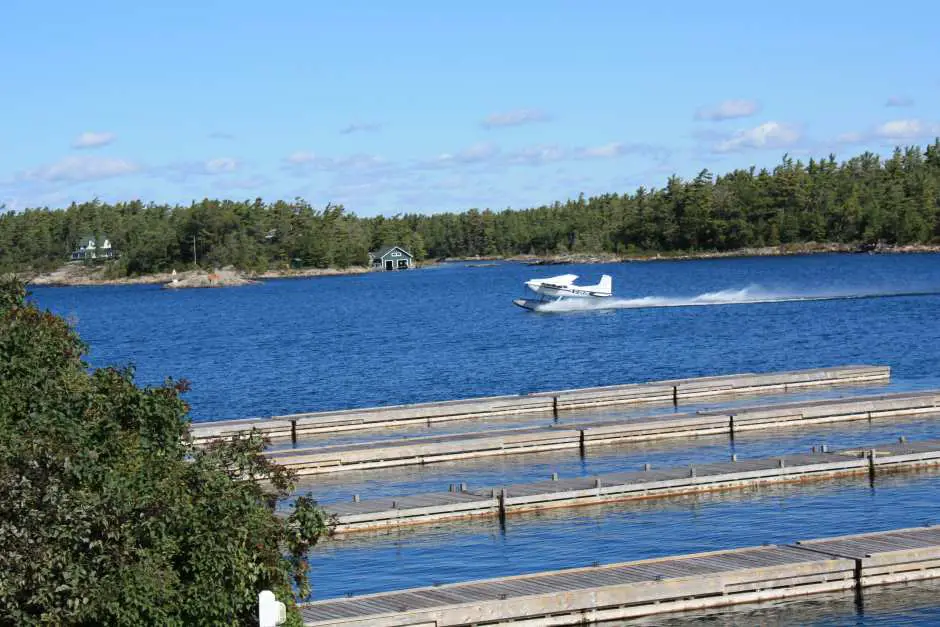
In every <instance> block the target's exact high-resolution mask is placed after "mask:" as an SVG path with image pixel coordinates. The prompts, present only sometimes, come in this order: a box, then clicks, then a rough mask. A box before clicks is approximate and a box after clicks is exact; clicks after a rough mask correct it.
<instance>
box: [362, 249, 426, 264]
mask: <svg viewBox="0 0 940 627" xmlns="http://www.w3.org/2000/svg"><path fill="white" fill-rule="evenodd" d="M369 264H370V265H371V266H372V269H373V270H410V269H412V268H414V264H415V258H414V255H412V254H411V253H409V252H408V251H407V250H405V249H404V248H402V247H401V246H383V247H382V248H380V249H379V250H377V251H373V252H370V253H369Z"/></svg>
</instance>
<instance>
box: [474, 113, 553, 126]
mask: <svg viewBox="0 0 940 627" xmlns="http://www.w3.org/2000/svg"><path fill="white" fill-rule="evenodd" d="M548 120H549V115H548V114H547V113H546V112H544V111H541V110H539V109H516V110H515V111H506V112H504V113H494V114H492V115H489V116H487V117H486V119H485V120H483V123H482V124H483V127H484V128H500V127H505V126H521V125H522V124H532V123H534V122H546V121H548Z"/></svg>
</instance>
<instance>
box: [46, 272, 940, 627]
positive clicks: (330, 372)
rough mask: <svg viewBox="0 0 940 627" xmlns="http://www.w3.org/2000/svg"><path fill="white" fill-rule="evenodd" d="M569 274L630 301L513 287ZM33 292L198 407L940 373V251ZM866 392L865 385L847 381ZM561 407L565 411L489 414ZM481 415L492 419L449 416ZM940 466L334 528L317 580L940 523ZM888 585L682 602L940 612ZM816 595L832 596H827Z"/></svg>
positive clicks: (924, 430) (737, 619) (542, 464)
mask: <svg viewBox="0 0 940 627" xmlns="http://www.w3.org/2000/svg"><path fill="white" fill-rule="evenodd" d="M563 273H574V274H579V275H581V276H582V280H583V281H584V282H588V283H593V282H595V281H596V280H597V278H598V277H599V275H600V274H601V273H607V274H611V275H612V276H613V280H614V293H615V294H616V298H617V299H618V300H617V301H615V302H616V304H617V305H619V306H620V308H619V309H614V310H607V311H579V312H568V313H555V314H533V313H530V312H526V311H523V310H522V309H519V308H517V307H514V306H513V305H512V304H511V300H512V299H513V298H515V297H518V296H521V295H522V288H521V286H522V283H523V281H524V280H526V279H529V278H533V277H547V276H552V275H557V274H563ZM859 297H861V298H859ZM33 298H34V299H35V300H37V301H38V302H39V304H40V305H42V306H45V307H48V308H50V309H52V310H54V311H56V312H57V313H61V314H64V315H67V316H69V317H71V318H72V319H73V320H75V322H76V324H77V327H78V329H79V331H80V332H81V333H82V335H83V337H84V338H85V339H86V341H88V342H89V343H90V344H91V353H90V356H89V360H90V362H91V363H92V364H93V365H105V364H127V363H133V364H134V365H135V366H136V368H137V373H138V379H139V380H140V381H142V382H145V383H159V382H161V381H162V380H163V379H164V377H166V376H174V377H182V378H186V379H189V380H190V381H191V382H192V384H193V389H192V391H191V392H190V393H189V394H188V397H187V398H188V400H189V402H190V403H191V404H192V408H193V409H192V413H193V417H194V419H195V420H210V419H218V418H234V417H244V416H253V415H272V414H278V413H288V412H300V411H310V410H318V409H333V408H344V407H356V406H369V405H376V404H387V403H403V402H416V401H428V400H440V399H450V398H460V397H471V396H482V395H490V394H503V393H518V392H528V391H533V390H545V389H560V388H571V387H579V386H594V385H605V384H615V383H627V382H634V381H647V380H654V379H663V378H675V377H689V376H699V375H711V374H728V373H735V372H746V371H752V372H768V371H775V370H790V369H796V368H808V367H817V366H831V365H839V364H847V363H869V364H886V365H889V366H891V367H892V370H893V372H892V375H893V382H892V384H891V386H889V388H887V389H890V390H901V389H920V388H928V387H940V324H938V323H937V321H938V318H940V255H897V256H881V255H873V256H869V255H857V256H844V255H821V256H805V257H786V258H756V259H723V260H708V261H677V262H654V263H628V264H610V265H585V266H571V265H569V266H548V267H528V266H524V265H520V264H498V265H496V266H493V267H486V268H471V267H467V265H466V264H443V265H441V266H438V267H434V268H429V269H425V270H418V271H412V272H402V273H376V274H369V275H364V276H351V277H335V278H324V279H311V280H276V281H268V282H265V283H264V284H261V285H256V286H248V287H243V288H232V289H219V290H183V291H166V290H161V289H159V288H158V287H153V286H126V287H91V288H34V289H33ZM820 298H821V300H820ZM754 301H763V302H754ZM767 301H769V302H767ZM775 301H776V302H775ZM692 305H694V306H692ZM865 391H866V392H877V391H879V390H865ZM848 393H856V392H855V391H848V392H846V391H836V392H827V394H830V395H834V394H835V395H837V394H848ZM650 411H654V410H650ZM655 411H669V410H668V409H658V410H655ZM615 413H616V412H615ZM622 413H626V412H622ZM537 423H538V424H541V423H544V418H538V419H515V421H513V420H506V421H491V422H487V424H486V425H485V426H486V427H487V428H499V427H500V426H507V425H512V426H520V425H523V424H537ZM479 427H480V425H479V424H476V423H473V422H468V423H466V424H464V425H452V426H450V427H448V428H451V429H454V430H458V431H459V430H462V429H467V428H479ZM412 433H413V434H420V430H416V431H413V432H412ZM901 434H903V435H906V436H907V437H908V438H910V439H915V438H917V439H920V438H940V421H935V420H930V419H917V420H908V421H901V422H879V421H874V422H872V423H870V424H869V423H867V422H864V423H847V424H841V425H830V426H825V427H811V428H804V429H793V430H781V431H774V432H765V433H759V434H747V435H746V436H742V437H739V438H737V439H736V440H735V441H734V442H730V441H729V440H728V439H726V438H699V439H695V440H681V441H676V442H669V443H650V444H649V445H644V446H638V445H634V446H618V447H604V448H598V449H594V450H589V451H588V454H587V455H586V456H585V457H584V458H581V457H580V456H578V455H577V454H571V455H569V454H561V453H557V454H550V455H535V456H520V457H518V458H505V459H490V460H484V461H482V462H466V463H460V464H442V465H436V466H429V467H425V468H419V469H400V470H384V471H382V472H381V473H368V472H363V473H349V474H342V475H337V476H333V477H325V478H317V479H316V480H311V481H306V482H305V483H304V486H303V487H304V489H308V490H310V491H312V492H313V494H314V496H316V497H318V498H320V499H321V500H322V501H324V502H331V501H335V500H338V499H346V498H349V497H350V495H351V494H353V493H360V494H361V496H362V498H364V499H365V498H369V497H370V496H379V495H392V494H408V493H415V492H423V491H429V490H446V486H447V485H448V484H449V483H453V482H457V481H466V482H468V483H470V484H471V485H473V486H480V485H493V484H501V483H513V482H524V481H531V480H539V479H545V478H547V477H548V476H549V475H550V474H551V472H559V474H560V475H562V476H574V475H587V474H594V473H602V472H614V471H618V470H623V469H633V468H637V467H639V466H641V465H642V464H643V463H644V462H652V463H654V465H657V466H663V465H679V464H686V463H693V462H699V461H712V460H718V459H727V457H728V456H729V455H730V454H731V453H738V454H739V455H741V456H748V457H759V456H765V455H777V454H785V453H787V452H791V451H804V450H808V449H809V447H810V446H813V445H817V444H820V443H827V444H829V445H831V446H855V445H863V444H865V443H877V442H886V441H891V440H893V439H895V438H896V437H897V436H898V435H901ZM399 435H401V434H399ZM355 437H375V434H373V435H372V436H369V435H368V434H362V436H355ZM938 479H940V475H935V474H931V473H927V474H919V475H911V476H906V477H890V478H884V479H879V480H878V481H876V484H875V485H874V486H870V485H868V483H867V482H865V481H858V480H846V481H838V482H830V483H822V484H816V485H811V486H798V487H780V488H774V489H762V490H755V491H748V492H744V493H735V494H730V493H729V494H723V495H712V496H708V497H700V498H683V499H676V500H670V501H667V502H657V503H650V504H646V505H637V504H629V505H616V506H613V505H612V506H607V507H602V508H584V509H578V510H569V511H563V512H561V513H552V514H551V515H545V516H532V517H521V518H515V519H511V520H510V521H509V523H508V524H507V526H506V527H505V528H500V527H499V525H498V523H494V522H490V521H483V522H473V523H455V524H452V525H442V526H440V527H433V528H429V529H423V530H414V531H409V532H406V533H401V534H398V533H396V534H388V535H379V536H375V535H370V536H362V537H359V538H355V539H347V540H342V541H340V540H331V541H327V542H325V543H323V544H322V545H321V546H320V547H318V549H317V550H316V551H315V552H314V553H313V554H312V555H311V561H312V565H313V569H314V573H315V575H314V577H315V581H316V582H317V585H316V586H315V592H314V594H315V597H317V598H324V597H329V596H335V595H343V594H346V593H358V592H370V591H379V590H387V589H392V588H400V587H411V586H418V585H425V584H430V583H435V582H444V581H460V580H465V579H470V578H477V577H490V576H499V575H508V574H515V573H521V572H532V571H538V570H543V569H546V568H561V567H567V566H578V565H583V564H589V563H592V562H594V561H601V562H611V561H621V560H627V559H639V558H644V557H651V556H658V555H670V554H678V553H685V552H693V551H700V550H708V549H717V548H727V547H733V546H746V545H751V544H761V543H763V542H789V541H792V540H795V539H799V538H808V537H817V536H826V535H836V534H840V533H854V532H862V531H873V530H879V529H887V528H892V527H898V526H908V525H917V524H922V523H924V522H928V521H931V522H938V521H940V499H938V496H940V491H938V489H937V485H938V483H937V481H938ZM363 573H368V574H367V575H365V576H363ZM936 589H937V588H933V590H936ZM918 595H920V596H918ZM879 598H881V599H889V598H890V599H892V600H893V601H892V602H891V603H888V604H887V606H889V607H888V609H887V610H885V612H887V613H885V612H881V613H878V612H877V611H874V610H872V612H870V613H866V612H859V611H858V609H857V608H855V607H854V606H853V605H852V603H848V605H845V603H844V602H843V601H844V599H840V598H834V599H829V600H825V601H807V603H809V604H810V605H808V606H804V605H800V604H799V603H795V604H785V605H783V606H774V607H772V608H769V609H768V608H748V609H743V610H741V611H740V612H734V611H727V612H719V613H717V614H716V613H711V614H709V613H703V614H701V615H696V617H687V618H683V617H676V618H675V619H670V620H673V621H680V622H681V621H683V620H689V621H692V620H708V621H711V622H714V623H715V624H753V622H774V621H777V620H778V619H779V618H780V616H790V618H789V619H780V620H782V622H790V623H792V622H797V623H801V624H820V625H822V624H825V625H831V624H865V625H869V624H870V625H876V624H901V623H891V622H890V621H888V622H885V619H884V617H885V616H891V617H898V616H902V615H903V616H904V617H905V618H904V620H905V621H908V622H907V623H906V624H921V625H927V624H933V623H934V622H937V621H938V620H940V610H938V609H937V607H938V606H937V603H936V601H930V602H926V603H925V602H924V600H923V599H924V593H923V591H922V590H920V589H914V592H913V593H910V594H909V593H908V592H904V593H898V594H896V595H893V596H888V597H879ZM933 598H935V596H934V597H933ZM904 599H908V601H904ZM898 600H900V601H898ZM892 603H893V604H892ZM897 603H900V605H898V604H897ZM814 604H815V605H814ZM873 607H874V606H873ZM806 608H810V609H809V610H807V609H806ZM813 608H816V609H819V608H822V609H819V613H818V616H816V615H814V611H815V610H814V609H813ZM787 611H790V612H791V614H789V615H787V614H786V612H787ZM761 612H765V614H761ZM767 612H769V613H767ZM780 612H783V614H780ZM899 612H900V614H899ZM747 617H750V618H751V619H753V620H749V619H748V618H747ZM908 619H910V620H908ZM879 621H881V622H879ZM661 622H662V621H658V622H657V624H660V623H661ZM669 624H680V623H676V622H672V623H669Z"/></svg>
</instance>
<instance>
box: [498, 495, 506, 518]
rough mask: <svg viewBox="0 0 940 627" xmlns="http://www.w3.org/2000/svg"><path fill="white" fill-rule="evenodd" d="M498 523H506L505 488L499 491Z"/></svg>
mask: <svg viewBox="0 0 940 627" xmlns="http://www.w3.org/2000/svg"><path fill="white" fill-rule="evenodd" d="M499 524H500V525H503V526H505V525H506V488H503V489H501V490H500V491H499Z"/></svg>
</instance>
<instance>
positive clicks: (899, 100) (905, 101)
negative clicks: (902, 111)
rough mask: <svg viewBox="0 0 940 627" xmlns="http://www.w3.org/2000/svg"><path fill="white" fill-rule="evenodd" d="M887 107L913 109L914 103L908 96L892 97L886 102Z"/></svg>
mask: <svg viewBox="0 0 940 627" xmlns="http://www.w3.org/2000/svg"><path fill="white" fill-rule="evenodd" d="M885 106H886V107H912V106H914V101H913V100H912V99H910V98H908V97H907V96H890V97H889V98H888V99H887V100H886V101H885Z"/></svg>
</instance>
